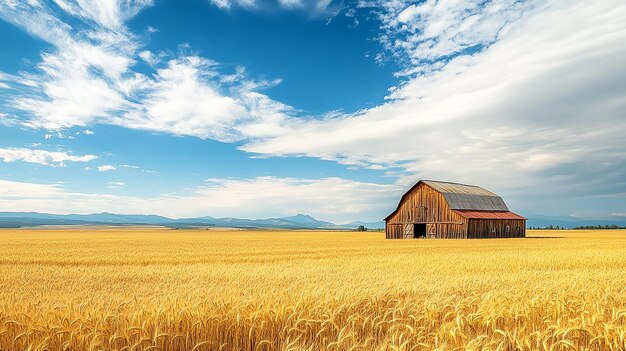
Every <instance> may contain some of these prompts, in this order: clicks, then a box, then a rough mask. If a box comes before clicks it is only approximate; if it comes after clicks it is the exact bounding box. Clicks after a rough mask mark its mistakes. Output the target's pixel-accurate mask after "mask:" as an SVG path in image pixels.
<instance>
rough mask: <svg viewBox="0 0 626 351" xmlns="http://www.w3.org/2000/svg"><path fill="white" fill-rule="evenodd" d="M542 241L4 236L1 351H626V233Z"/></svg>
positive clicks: (130, 232)
mask: <svg viewBox="0 0 626 351" xmlns="http://www.w3.org/2000/svg"><path fill="white" fill-rule="evenodd" d="M529 234H530V236H533V237H530V238H525V239H498V240H396V241H389V240H385V239H384V235H383V234H382V233H370V232H368V233H365V234H361V233H345V232H300V231H296V232H272V231H185V230H180V231H173V230H165V229H99V230H88V229H82V230H45V229H31V230H3V231H0V350H3V351H8V350H626V231H545V232H538V231H534V232H532V231H531V232H530V233H529ZM550 236H553V237H554V238H539V237H550Z"/></svg>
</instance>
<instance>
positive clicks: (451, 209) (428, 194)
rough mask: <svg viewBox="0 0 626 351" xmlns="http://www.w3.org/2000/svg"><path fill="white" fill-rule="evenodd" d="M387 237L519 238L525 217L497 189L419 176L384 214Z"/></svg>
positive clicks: (522, 233)
mask: <svg viewBox="0 0 626 351" xmlns="http://www.w3.org/2000/svg"><path fill="white" fill-rule="evenodd" d="M385 236H386V238H387V239H408V238H421V237H425V238H455V239H456V238H463V239H477V238H519V237H525V236H526V218H524V217H522V216H520V215H517V214H515V213H513V212H511V211H509V209H508V208H507V206H506V204H505V203H504V200H502V198H501V197H500V196H498V195H497V194H495V193H492V192H491V191H489V190H486V189H483V188H481V187H478V186H474V185H465V184H458V183H449V182H440V181H432V180H420V181H419V182H417V184H415V185H414V186H413V187H412V188H411V189H409V191H407V192H406V193H405V194H404V195H402V198H401V199H400V203H399V204H398V207H397V208H396V210H395V211H393V212H392V213H391V214H390V215H389V216H387V218H385Z"/></svg>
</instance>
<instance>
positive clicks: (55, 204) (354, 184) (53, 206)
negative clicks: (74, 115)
mask: <svg viewBox="0 0 626 351" xmlns="http://www.w3.org/2000/svg"><path fill="white" fill-rule="evenodd" d="M5 185H6V186H5ZM107 185H108V186H109V187H113V188H117V187H120V186H124V185H125V184H122V183H121V182H111V183H108V184H107ZM399 191H400V188H399V187H398V186H396V185H385V184H377V183H368V182H358V181H352V180H347V179H341V178H323V179H294V178H278V177H258V178H251V179H211V180H208V181H207V182H206V184H204V185H202V186H199V187H197V188H195V189H193V191H192V192H191V193H189V194H187V195H180V194H176V195H172V194H162V195H159V196H155V197H149V198H142V197H134V196H118V195H109V194H97V193H92V194H89V193H77V192H71V191H68V190H66V189H64V188H63V187H61V186H59V185H54V184H53V185H46V184H34V183H19V182H9V181H3V180H0V211H37V212H52V213H59V211H62V212H63V213H91V212H100V211H102V212H103V211H109V212H116V213H136V212H137V209H141V212H142V213H152V214H159V215H164V216H169V217H190V216H206V215H211V216H217V217H228V216H238V217H248V218H262V217H276V216H285V215H294V214H297V213H307V214H310V215H312V216H314V217H317V218H319V219H323V220H329V221H333V222H336V223H346V222H351V221H355V220H358V219H363V218H379V217H380V216H381V215H380V214H381V213H385V212H386V211H387V210H388V208H389V207H390V206H393V204H392V203H390V201H391V202H393V201H395V199H394V198H393V197H394V196H399ZM173 204H175V206H173ZM259 204H263V206H259Z"/></svg>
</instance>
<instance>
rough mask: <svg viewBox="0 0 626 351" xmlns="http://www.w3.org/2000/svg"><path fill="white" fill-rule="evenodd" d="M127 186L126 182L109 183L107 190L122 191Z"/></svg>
mask: <svg viewBox="0 0 626 351" xmlns="http://www.w3.org/2000/svg"><path fill="white" fill-rule="evenodd" d="M125 186H126V183H125V182H108V183H107V188H109V189H121V188H123V187H125Z"/></svg>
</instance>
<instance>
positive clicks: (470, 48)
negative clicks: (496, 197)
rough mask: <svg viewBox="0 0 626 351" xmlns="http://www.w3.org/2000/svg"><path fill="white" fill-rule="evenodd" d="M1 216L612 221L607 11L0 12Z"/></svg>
mask: <svg viewBox="0 0 626 351" xmlns="http://www.w3.org/2000/svg"><path fill="white" fill-rule="evenodd" d="M0 18H1V19H2V21H0V38H2V41H1V44H0V45H2V46H3V47H2V55H1V56H0V200H2V201H0V211H41V212H53V213H92V212H101V211H109V212H119V213H154V214H161V215H167V216H172V217H185V216H200V215H212V216H239V217H256V218H258V217H271V216H281V215H292V214H296V213H307V214H311V215H313V216H315V217H318V218H320V219H325V220H331V221H334V222H348V221H353V220H379V219H381V218H382V217H384V216H385V215H386V214H387V212H390V211H391V210H393V208H394V206H395V203H396V201H397V200H398V198H399V196H400V195H401V193H402V192H403V191H404V190H406V189H407V188H408V187H409V186H410V185H411V184H413V183H414V182H416V181H417V180H418V179H441V180H448V181H456V182H466V183H471V184H477V185H481V186H484V187H486V188H488V189H490V190H493V191H496V192H498V193H500V194H501V195H502V196H503V197H504V198H505V200H506V202H507V203H508V205H509V207H511V209H512V210H514V211H517V212H519V213H521V214H524V215H527V216H532V215H535V214H545V215H559V216H575V217H584V218H611V217H613V218H614V217H624V216H626V177H625V176H624V174H626V161H625V160H626V157H625V156H626V142H625V139H624V137H623V136H624V135H625V132H626V121H625V120H624V117H625V116H624V112H623V111H626V84H624V81H626V80H625V78H626V67H625V66H624V65H623V62H626V40H625V39H626V5H625V4H623V3H622V2H621V1H612V0H610V1H606V2H603V3H602V4H591V3H578V4H576V3H572V2H568V1H558V0H552V1H541V2H539V1H517V0H507V1H484V0H481V1H458V2H437V1H417V2H410V1H401V0H394V1H380V2H379V1H344V2H335V1H328V0H318V1H304V0H302V1H298V0H279V1H263V0H184V1H172V0H169V1H168V0H163V1H159V0H155V1H152V0H110V1H82V0H81V1H79V0H54V1H43V0H32V1H28V2H18V1H12V0H2V1H0Z"/></svg>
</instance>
